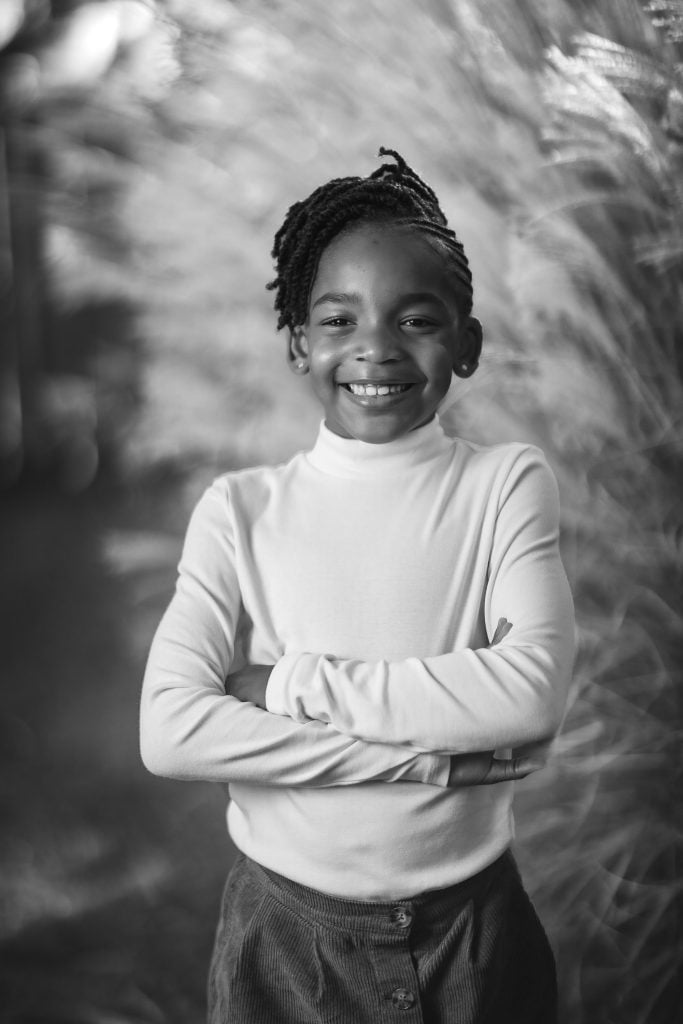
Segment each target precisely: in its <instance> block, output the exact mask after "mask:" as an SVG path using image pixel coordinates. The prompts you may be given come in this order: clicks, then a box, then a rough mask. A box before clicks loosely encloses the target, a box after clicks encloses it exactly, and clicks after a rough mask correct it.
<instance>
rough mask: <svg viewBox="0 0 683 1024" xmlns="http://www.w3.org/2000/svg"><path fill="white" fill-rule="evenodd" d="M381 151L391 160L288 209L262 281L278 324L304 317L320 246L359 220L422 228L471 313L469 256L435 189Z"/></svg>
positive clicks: (295, 323)
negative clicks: (272, 271) (272, 270)
mask: <svg viewBox="0 0 683 1024" xmlns="http://www.w3.org/2000/svg"><path fill="white" fill-rule="evenodd" d="M379 155H380V156H390V157H393V159H394V161H395V163H383V164H382V165H381V166H380V167H378V168H377V170H376V171H373V173H372V174H371V175H370V176H369V177H367V178H359V177H349V178H334V179H332V181H328V182H327V183H326V184H324V185H320V186H319V187H318V188H316V189H315V191H313V192H312V193H311V194H310V196H308V198H307V199H304V200H301V201H299V202H296V203H294V204H293V205H292V206H290V208H289V210H288V211H287V214H286V216H285V219H284V221H283V222H282V225H281V227H280V228H279V229H278V231H277V233H276V235H275V239H274V242H273V250H272V253H271V255H272V257H273V259H274V261H275V266H276V273H277V276H276V277H275V279H274V280H273V281H270V282H269V283H268V284H267V285H266V287H267V288H268V289H270V290H273V291H275V302H274V306H275V309H276V311H277V312H278V314H279V317H278V323H277V326H278V330H280V329H281V328H282V327H289V328H290V329H292V328H294V327H296V326H298V325H300V324H303V323H305V321H306V319H307V317H308V300H309V296H310V292H311V287H312V285H313V281H314V278H315V275H316V272H317V269H318V264H319V262H320V257H321V255H322V253H323V251H324V250H325V249H326V247H327V246H328V245H329V243H330V242H331V241H332V239H333V238H334V237H335V236H336V235H338V234H339V233H340V232H341V231H343V230H344V229H345V228H346V227H347V226H348V225H350V224H359V223H392V224H399V225H403V226H407V227H410V228H414V229H415V230H416V231H421V232H423V233H424V234H425V235H426V236H427V237H428V239H430V240H432V241H433V242H434V243H435V245H436V246H437V247H438V248H439V250H440V251H441V252H442V253H443V255H444V257H445V258H446V260H447V261H448V264H449V266H450V268H451V269H452V270H453V272H454V274H455V277H456V279H457V281H458V299H459V307H460V311H461V313H462V314H463V316H469V314H470V313H471V311H472V297H473V296H472V274H471V272H470V268H469V263H468V261H467V256H466V255H465V250H464V249H463V246H462V242H460V241H459V240H458V238H457V236H456V234H455V232H454V231H452V230H451V229H450V228H449V227H448V222H447V220H446V217H445V215H444V213H443V210H442V209H441V206H440V205H439V200H438V199H437V197H436V195H435V193H434V192H433V190H432V189H431V188H430V187H429V185H428V184H427V183H426V182H424V181H423V180H422V178H420V177H419V175H418V174H416V173H415V171H414V170H413V169H412V167H409V166H408V164H407V163H406V162H405V160H404V159H403V157H402V156H400V154H399V153H397V152H396V151H395V150H393V149H385V148H384V147H382V148H381V149H380V151H379Z"/></svg>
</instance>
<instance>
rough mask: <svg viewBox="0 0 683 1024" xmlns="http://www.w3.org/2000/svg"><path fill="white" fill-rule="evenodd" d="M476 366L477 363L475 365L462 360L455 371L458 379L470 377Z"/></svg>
mask: <svg viewBox="0 0 683 1024" xmlns="http://www.w3.org/2000/svg"><path fill="white" fill-rule="evenodd" d="M478 365H479V363H477V362H474V363H468V362H467V360H466V359H465V360H463V362H462V363H460V364H459V366H458V370H457V373H458V376H459V377H471V376H472V374H473V373H474V371H475V370H476V368H477V366H478Z"/></svg>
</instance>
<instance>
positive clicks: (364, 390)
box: [342, 384, 413, 398]
mask: <svg viewBox="0 0 683 1024" xmlns="http://www.w3.org/2000/svg"><path fill="white" fill-rule="evenodd" d="M412 386H413V385H412V384H342V387H343V388H346V390H347V391H350V392H351V394H352V395H357V396H358V397H359V398H375V397H377V396H380V397H384V396H385V395H401V394H403V392H404V391H409V390H410V388H411V387H412Z"/></svg>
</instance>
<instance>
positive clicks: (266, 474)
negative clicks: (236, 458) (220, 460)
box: [195, 453, 304, 515]
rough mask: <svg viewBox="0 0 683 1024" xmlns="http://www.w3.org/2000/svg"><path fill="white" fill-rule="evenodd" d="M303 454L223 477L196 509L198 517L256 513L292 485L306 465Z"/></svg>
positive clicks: (235, 471) (206, 492) (220, 477)
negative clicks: (209, 513) (200, 514)
mask: <svg viewBox="0 0 683 1024" xmlns="http://www.w3.org/2000/svg"><path fill="white" fill-rule="evenodd" d="M303 459H304V456H303V453H297V454H296V455H294V456H293V458H291V459H290V460H289V461H288V462H283V463H280V464H278V465H275V466H251V467H249V468H246V469H234V470H230V471H229V472H227V473H221V474H220V475H219V476H217V477H216V478H215V479H214V480H213V481H212V483H211V484H210V485H209V486H208V487H207V488H206V490H205V491H204V493H203V494H202V496H201V497H200V499H199V501H198V502H197V505H196V507H195V513H197V512H198V511H199V512H201V510H203V509H206V510H207V511H208V510H213V511H214V512H221V511H222V513H223V515H229V514H230V511H231V510H232V511H233V512H234V510H236V509H239V510H242V511H244V510H249V509H253V510H254V511H256V510H257V509H258V508H259V507H261V506H262V505H263V504H264V502H267V501H268V499H269V498H270V497H271V496H272V495H273V494H276V493H277V492H279V491H281V490H283V489H286V488H287V487H288V486H290V485H291V482H292V480H293V479H296V477H297V476H298V474H299V472H300V470H301V466H302V464H303Z"/></svg>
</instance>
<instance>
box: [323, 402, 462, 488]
mask: <svg viewBox="0 0 683 1024" xmlns="http://www.w3.org/2000/svg"><path fill="white" fill-rule="evenodd" d="M450 448H451V441H450V440H449V438H448V437H447V436H446V435H445V434H444V432H443V428H442V427H441V424H440V423H439V420H438V419H437V417H434V418H433V419H431V420H430V421H429V423H425V424H424V425H423V426H422V427H418V428H417V429H416V430H411V431H409V432H408V433H407V434H403V435H402V436H401V437H398V438H396V439H395V440H394V441H387V442H386V444H370V443H368V442H367V441H357V440H356V439H355V438H346V437H340V436H339V434H335V433H333V432H332V431H331V430H330V429H329V427H327V426H326V425H325V424H324V423H323V424H322V425H321V427H320V431H319V433H318V438H317V441H316V443H315V446H314V447H313V450H312V451H311V452H310V453H309V455H308V459H309V462H310V463H311V464H312V465H313V466H315V467H316V469H320V470H322V471H323V472H326V473H330V474H332V475H334V476H345V477H355V478H359V477H366V478H369V479H378V478H380V477H387V476H390V475H395V474H399V473H404V472H406V471H409V470H411V469H415V468H416V467H417V466H420V465H423V464H425V463H427V462H431V461H433V460H434V459H435V458H438V457H439V456H440V455H442V454H443V453H444V452H445V451H447V450H450Z"/></svg>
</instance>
